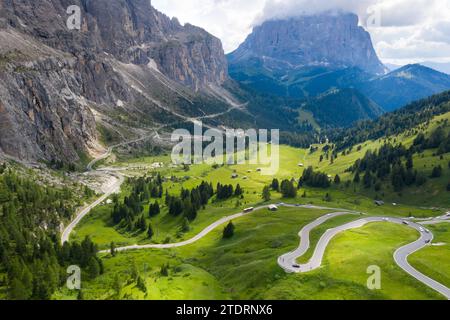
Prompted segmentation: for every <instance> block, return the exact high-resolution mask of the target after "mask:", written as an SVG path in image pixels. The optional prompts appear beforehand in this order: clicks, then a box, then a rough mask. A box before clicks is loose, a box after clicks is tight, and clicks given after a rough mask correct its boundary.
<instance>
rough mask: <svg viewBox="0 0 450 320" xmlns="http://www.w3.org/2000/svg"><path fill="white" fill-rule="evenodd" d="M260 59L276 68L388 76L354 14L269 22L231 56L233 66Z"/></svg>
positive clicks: (254, 32) (324, 15) (325, 14)
mask: <svg viewBox="0 0 450 320" xmlns="http://www.w3.org/2000/svg"><path fill="white" fill-rule="evenodd" d="M252 58H259V59H262V60H263V61H264V63H265V64H266V65H267V66H268V67H270V68H271V69H273V68H279V69H283V68H284V69H289V68H299V67H305V66H323V67H329V68H333V69H343V68H349V67H358V68H360V69H362V70H364V71H366V72H370V73H375V74H379V73H384V72H385V67H384V66H383V64H382V63H381V62H380V60H379V59H378V57H377V55H376V53H375V50H374V48H373V45H372V41H371V38H370V35H369V33H368V32H366V31H365V30H364V29H363V28H362V27H360V26H358V17H357V16H356V15H354V14H350V13H348V14H344V13H340V14H331V13H330V14H327V13H324V14H321V15H314V16H302V17H298V18H291V19H287V20H274V21H266V22H264V23H263V24H262V25H260V26H257V27H255V28H254V29H253V32H252V33H251V34H250V35H249V36H248V38H247V39H246V41H245V42H244V43H243V44H242V45H241V46H240V47H239V48H238V49H237V50H236V51H235V52H233V53H232V54H230V55H229V61H230V64H239V63H242V62H243V61H246V60H247V61H248V60H250V59H252Z"/></svg>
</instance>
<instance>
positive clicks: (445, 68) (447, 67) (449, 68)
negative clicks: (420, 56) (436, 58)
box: [385, 61, 450, 75]
mask: <svg viewBox="0 0 450 320" xmlns="http://www.w3.org/2000/svg"><path fill="white" fill-rule="evenodd" d="M418 64H420V65H422V66H425V67H428V68H431V69H434V70H436V71H439V72H442V73H446V74H449V75H450V62H448V63H445V62H432V61H423V62H419V63H418ZM385 66H386V67H387V68H388V69H389V70H390V71H394V70H397V69H400V68H401V67H402V65H396V64H392V63H386V64H385Z"/></svg>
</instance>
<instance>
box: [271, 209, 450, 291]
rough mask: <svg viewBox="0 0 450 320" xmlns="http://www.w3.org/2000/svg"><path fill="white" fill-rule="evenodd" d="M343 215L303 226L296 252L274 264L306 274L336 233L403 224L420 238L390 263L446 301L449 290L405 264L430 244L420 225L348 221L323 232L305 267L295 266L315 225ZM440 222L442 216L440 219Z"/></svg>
mask: <svg viewBox="0 0 450 320" xmlns="http://www.w3.org/2000/svg"><path fill="white" fill-rule="evenodd" d="M342 214H345V213H334V214H329V215H327V216H325V217H321V218H319V219H317V220H316V221H314V222H313V223H311V224H309V225H307V226H305V227H304V228H303V229H302V230H301V231H300V234H299V236H300V238H301V242H300V245H299V247H298V249H297V250H295V251H293V252H290V253H287V254H285V255H283V256H281V257H280V258H278V264H279V265H280V267H281V268H283V269H284V270H285V271H286V272H288V273H306V272H311V271H313V270H316V269H318V268H320V267H321V265H322V261H323V257H324V255H325V251H326V249H327V247H328V245H329V243H330V241H331V240H332V239H333V238H334V237H335V236H336V235H338V234H339V233H342V232H344V231H347V230H351V229H357V228H361V227H363V226H365V225H366V224H369V223H374V222H390V223H396V224H401V225H406V226H408V227H410V228H413V229H415V230H417V231H418V232H419V233H420V238H419V239H418V240H417V241H415V242H413V243H411V244H408V245H406V246H404V247H401V248H400V249H398V250H397V251H396V252H395V253H394V260H395V262H396V264H397V265H398V266H399V267H400V268H402V269H403V270H404V271H405V272H406V273H408V274H409V275H411V276H412V277H414V278H416V279H417V280H419V281H420V282H422V283H423V284H425V285H427V286H428V287H430V288H432V289H433V290H435V291H437V292H439V293H440V294H442V295H443V296H445V297H446V298H447V299H450V289H449V288H447V287H446V286H444V285H443V284H441V283H439V282H437V281H435V280H433V279H431V278H430V277H428V276H426V275H424V274H422V273H421V272H419V271H418V270H417V269H415V268H414V267H412V266H411V265H410V264H409V262H408V257H409V256H410V255H411V254H413V253H415V252H417V251H419V250H421V249H423V248H425V247H426V246H428V245H429V244H430V243H431V242H432V241H433V238H434V236H433V234H432V233H431V232H430V231H429V230H427V229H425V228H424V227H423V226H422V225H420V224H418V223H415V222H411V221H408V220H406V219H400V218H386V217H367V218H364V219H360V220H356V221H352V222H349V223H347V224H344V225H342V226H339V227H336V228H333V229H329V230H327V231H326V232H325V233H324V234H323V235H322V237H321V238H320V240H319V242H318V243H317V245H316V248H315V251H314V254H313V256H312V257H311V259H310V260H309V261H308V263H306V264H302V265H298V264H297V263H296V260H297V259H298V258H300V257H301V256H303V255H304V254H305V253H306V252H307V251H308V249H309V245H310V240H309V233H310V231H311V230H312V229H313V228H315V227H317V226H318V225H320V224H322V223H324V222H326V221H328V220H329V219H331V218H334V217H336V216H339V215H342ZM441 219H442V217H441ZM440 222H445V220H440Z"/></svg>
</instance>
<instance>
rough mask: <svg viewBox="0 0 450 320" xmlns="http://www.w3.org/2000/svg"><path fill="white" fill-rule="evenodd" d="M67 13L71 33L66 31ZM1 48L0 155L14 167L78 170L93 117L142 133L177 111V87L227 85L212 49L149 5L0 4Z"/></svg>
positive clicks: (115, 0) (81, 0)
mask: <svg viewBox="0 0 450 320" xmlns="http://www.w3.org/2000/svg"><path fill="white" fill-rule="evenodd" d="M71 5H77V6H79V8H80V9H81V28H80V30H69V29H68V28H67V25H66V21H67V18H68V17H69V14H67V12H66V11H67V8H68V7H69V6H71ZM0 43H1V45H0V154H1V153H4V154H6V155H8V156H12V157H16V158H18V159H21V160H30V161H34V160H47V161H51V160H62V161H64V162H76V161H79V160H80V158H81V156H82V155H83V154H92V153H94V152H98V136H97V134H98V133H97V128H96V121H95V117H94V114H96V115H98V114H100V115H101V116H104V117H113V116H116V117H117V118H120V119H122V120H124V122H126V123H127V125H130V124H131V123H132V121H134V120H135V119H137V120H136V121H142V123H143V125H145V126H151V124H152V121H154V120H155V119H158V120H159V121H162V120H163V119H166V121H169V116H171V114H170V108H173V109H174V110H178V109H179V106H177V104H180V105H182V106H184V104H186V99H184V98H183V97H184V96H185V94H184V93H181V92H182V91H183V90H184V89H183V88H184V87H186V90H187V91H189V92H197V91H201V90H202V89H203V88H206V87H208V86H209V85H211V84H213V85H221V84H223V83H224V81H226V80H227V79H228V75H227V62H226V58H225V56H224V52H223V49H222V45H221V42H220V40H218V39H217V38H215V37H213V36H212V35H210V34H209V33H207V32H206V31H204V30H203V29H200V28H197V27H194V26H192V25H185V26H182V25H180V23H179V22H178V21H177V20H176V19H170V18H168V17H167V16H165V15H164V14H162V13H160V12H158V11H157V10H155V9H154V8H153V7H152V6H151V3H150V1H149V0H95V1H90V0H71V1H67V0H0ZM155 70H156V71H155ZM124 72H125V73H126V74H124ZM147 73H148V75H147ZM159 73H161V76H159ZM133 74H139V75H141V77H142V78H145V79H147V78H150V79H154V80H153V81H155V84H154V85H153V84H152V83H140V82H139V81H137V80H136V78H133ZM155 74H157V75H156V76H155ZM161 77H163V78H164V79H162V80H161V79H159V78H161ZM170 81H173V82H174V84H172V83H169V82H170ZM131 82H133V83H131ZM177 85H180V87H181V89H180V88H178V87H177ZM161 86H170V88H163V89H159V88H160V87H161ZM137 87H140V88H137ZM152 87H154V88H156V89H154V90H157V91H158V92H156V93H155V92H151V90H152ZM148 88H150V89H148ZM174 88H175V89H174ZM164 90H166V91H164ZM179 94H182V95H183V97H182V98H181V99H180V97H178V96H176V95H179ZM171 95H175V96H176V97H171ZM154 96H157V98H158V99H164V103H167V105H164V106H161V105H157V104H158V103H157V102H156V100H155V99H154ZM183 99H184V100H183ZM180 101H181V102H180ZM126 108H129V109H128V110H126ZM131 110H132V111H131ZM120 112H122V113H120ZM124 112H128V113H127V114H124ZM189 112H192V113H195V106H191V107H190V110H189ZM153 115H155V117H153V118H152V116H153ZM158 117H159V118H161V119H159V118H158ZM170 120H173V119H170Z"/></svg>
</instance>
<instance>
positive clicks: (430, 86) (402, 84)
mask: <svg viewBox="0 0 450 320" xmlns="http://www.w3.org/2000/svg"><path fill="white" fill-rule="evenodd" d="M228 62H229V71H230V75H231V77H232V78H234V79H235V80H237V81H239V82H241V83H243V84H245V85H246V86H248V87H251V88H253V89H255V90H257V91H260V92H265V93H271V94H274V95H279V96H284V97H290V98H295V99H311V98H314V97H316V96H318V95H322V94H324V93H327V92H328V91H329V90H333V89H348V88H353V89H356V90H358V91H360V92H361V93H362V94H364V95H366V97H367V98H369V100H373V102H375V103H376V104H377V105H379V106H380V107H381V108H382V109H383V110H384V111H391V110H395V109H397V108H399V107H402V106H403V105H405V104H407V103H409V102H411V101H414V100H417V99H421V98H424V97H427V96H430V95H432V94H436V93H439V92H442V91H444V90H448V89H450V75H448V74H444V73H440V72H438V71H435V70H433V69H430V68H427V67H424V66H421V65H408V66H405V67H402V68H399V69H398V70H395V71H393V72H389V68H387V67H386V66H384V65H383V64H382V63H381V62H380V60H379V59H378V57H377V55H376V53H375V50H374V49H373V45H372V41H371V39H370V35H369V34H368V33H367V32H366V31H365V30H364V29H363V28H362V27H360V26H359V25H358V17H357V16H356V15H354V14H321V15H315V16H304V17H299V18H291V19H287V20H275V21H267V22H264V23H263V24H262V25H260V26H257V27H255V28H254V30H253V32H252V34H250V35H249V36H248V38H247V39H246V41H245V42H244V43H243V44H242V45H241V46H240V47H239V48H238V49H237V50H236V51H234V52H232V53H230V54H229V55H228ZM390 67H392V66H390ZM348 97H349V98H350V96H348ZM341 98H342V97H341ZM339 100H340V101H341V103H342V104H343V105H341V106H340V107H341V108H348V106H351V105H352V101H347V102H345V101H343V100H342V99H339ZM333 104H334V105H336V104H335V103H333ZM344 104H346V105H345V106H344ZM337 107H339V106H337ZM354 111H355V114H358V110H354ZM366 114H372V113H371V112H370V110H367V113H366Z"/></svg>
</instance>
